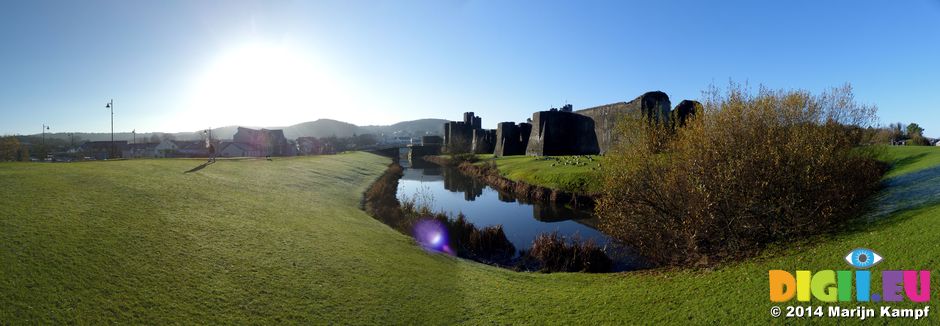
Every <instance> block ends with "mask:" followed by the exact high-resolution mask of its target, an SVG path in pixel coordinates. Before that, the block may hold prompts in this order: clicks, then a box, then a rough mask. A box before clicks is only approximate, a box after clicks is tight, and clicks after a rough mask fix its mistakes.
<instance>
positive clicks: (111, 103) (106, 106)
mask: <svg viewBox="0 0 940 326" xmlns="http://www.w3.org/2000/svg"><path fill="white" fill-rule="evenodd" d="M104 107H105V108H108V109H111V152H110V153H108V158H109V159H110V158H111V157H112V156H114V99H111V100H110V101H108V104H107V105H105V106H104Z"/></svg>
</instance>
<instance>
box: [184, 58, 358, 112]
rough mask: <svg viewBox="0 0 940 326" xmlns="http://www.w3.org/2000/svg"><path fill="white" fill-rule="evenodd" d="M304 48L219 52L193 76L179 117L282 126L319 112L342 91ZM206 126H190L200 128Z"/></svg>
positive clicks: (336, 102) (337, 99) (329, 104)
mask: <svg viewBox="0 0 940 326" xmlns="http://www.w3.org/2000/svg"><path fill="white" fill-rule="evenodd" d="M336 85H337V84H336V81H335V80H334V79H333V77H332V76H331V75H330V74H329V72H327V71H326V70H325V69H323V68H322V67H319V66H317V65H316V62H315V61H314V60H312V59H311V58H310V57H309V56H308V55H305V53H303V52H300V51H297V50H295V49H292V48H289V47H286V46H276V45H266V44H250V45H246V46H243V47H240V48H237V49H235V50H233V51H230V52H227V53H225V54H223V55H221V56H220V57H219V58H217V59H216V60H215V61H214V62H213V63H212V64H211V65H210V66H209V67H208V69H207V70H206V72H205V73H204V74H203V76H202V77H201V78H200V79H199V80H198V81H197V83H196V86H195V87H194V88H193V91H194V93H193V95H192V96H191V101H190V105H189V107H188V108H186V110H185V111H184V112H183V114H184V115H185V116H186V117H185V118H183V119H184V120H183V121H191V122H193V123H201V124H205V126H223V125H236V124H238V125H251V126H280V125H284V124H293V123H296V122H301V121H307V120H311V119H316V118H319V117H321V116H320V114H319V112H318V110H319V109H320V108H322V107H331V106H335V105H337V104H338V102H340V100H339V99H340V98H341V94H342V93H343V92H341V91H340V90H339V88H338V87H337V86H336ZM203 127H204V126H194V128H196V129H198V128H203Z"/></svg>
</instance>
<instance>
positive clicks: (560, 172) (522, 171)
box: [478, 155, 601, 194]
mask: <svg viewBox="0 0 940 326" xmlns="http://www.w3.org/2000/svg"><path fill="white" fill-rule="evenodd" d="M479 157H480V159H481V160H482V161H487V160H494V161H495V162H496V166H497V168H499V172H500V174H502V175H503V177H506V178H507V179H510V180H513V181H523V182H525V183H528V184H533V185H538V186H543V187H547V188H553V189H561V190H564V191H567V192H573V193H581V194H584V193H596V192H598V191H599V190H600V189H598V186H599V184H600V183H599V182H597V181H598V179H599V171H600V167H601V166H600V161H601V157H600V156H597V155H585V156H546V157H535V156H504V157H499V158H493V156H492V155H480V156H479ZM478 164H482V163H478Z"/></svg>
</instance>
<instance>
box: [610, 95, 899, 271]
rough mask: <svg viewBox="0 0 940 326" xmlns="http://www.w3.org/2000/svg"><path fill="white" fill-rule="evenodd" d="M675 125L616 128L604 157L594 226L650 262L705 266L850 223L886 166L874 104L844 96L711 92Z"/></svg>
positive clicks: (624, 124)
mask: <svg viewBox="0 0 940 326" xmlns="http://www.w3.org/2000/svg"><path fill="white" fill-rule="evenodd" d="M706 93H707V94H706V96H707V97H708V98H707V100H706V101H705V103H704V108H702V109H703V110H701V111H700V112H698V113H697V114H696V115H695V116H694V117H692V118H691V119H689V120H687V121H686V124H685V126H682V127H673V126H663V125H657V124H650V123H646V122H645V121H641V120H629V119H627V120H624V121H623V122H621V124H620V125H619V131H618V132H619V134H620V135H621V136H622V139H623V140H624V141H622V142H621V143H620V144H619V145H618V146H617V147H616V148H615V149H614V150H613V151H612V152H610V153H608V155H606V163H605V164H604V176H605V178H606V179H605V185H604V193H603V194H602V197H601V199H600V200H599V202H598V206H597V212H598V215H599V217H600V218H601V221H602V224H601V227H602V229H603V230H604V231H605V232H606V233H607V234H609V235H612V236H614V237H617V238H619V239H620V240H622V241H624V242H625V243H627V244H629V245H631V246H632V247H633V248H634V249H635V250H637V251H638V252H639V253H640V254H642V255H644V256H645V257H646V258H648V259H649V260H650V261H651V262H653V263H656V264H659V265H710V264H713V263H715V262H719V261H724V260H728V259H735V258H740V257H745V256H750V255H753V254H754V253H756V252H757V251H759V250H760V249H761V248H763V247H764V246H765V245H766V244H768V243H771V242H775V241H787V240H792V239H797V238H800V237H803V236H807V235H814V234H820V233H823V232H828V231H831V230H833V229H834V227H836V226H837V225H839V224H841V223H844V222H846V221H847V220H849V219H851V218H853V217H855V216H858V215H859V213H860V211H861V209H862V208H863V207H864V202H865V200H866V198H868V197H869V196H870V195H872V194H873V193H874V192H875V191H876V190H877V189H878V187H879V181H880V178H881V175H882V174H883V173H884V171H885V167H884V165H883V164H881V163H880V162H878V161H876V159H875V157H876V154H877V153H875V150H874V147H862V146H859V145H861V144H866V143H868V142H869V139H868V138H869V137H870V136H871V135H870V134H869V133H867V132H866V130H868V129H866V127H868V126H870V125H871V124H872V123H873V122H874V118H875V110H876V108H875V107H873V106H865V105H859V104H857V103H856V102H855V101H854V98H853V95H852V91H851V87H849V86H845V87H841V88H835V89H832V90H830V91H829V92H826V93H823V94H821V95H812V94H810V93H808V92H805V91H771V90H767V89H764V88H761V89H760V90H759V91H758V92H757V94H756V95H754V94H751V93H750V92H749V91H748V90H747V89H746V88H744V87H741V86H740V85H734V84H732V85H731V87H730V88H729V90H728V91H727V92H724V93H722V92H719V91H717V90H716V89H714V88H713V89H711V90H710V91H709V92H706Z"/></svg>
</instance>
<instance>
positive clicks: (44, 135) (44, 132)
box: [42, 124, 49, 146]
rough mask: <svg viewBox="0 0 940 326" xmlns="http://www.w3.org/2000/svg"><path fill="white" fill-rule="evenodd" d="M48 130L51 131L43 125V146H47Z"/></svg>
mask: <svg viewBox="0 0 940 326" xmlns="http://www.w3.org/2000/svg"><path fill="white" fill-rule="evenodd" d="M46 130H49V126H47V125H45V124H43V125H42V145H43V146H46Z"/></svg>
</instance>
